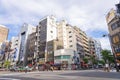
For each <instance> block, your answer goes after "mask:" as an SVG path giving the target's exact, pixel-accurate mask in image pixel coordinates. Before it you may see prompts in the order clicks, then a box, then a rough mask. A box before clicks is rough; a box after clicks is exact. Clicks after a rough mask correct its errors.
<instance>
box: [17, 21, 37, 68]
mask: <svg viewBox="0 0 120 80" xmlns="http://www.w3.org/2000/svg"><path fill="white" fill-rule="evenodd" d="M35 31H36V27H34V26H32V25H30V24H26V23H24V24H23V26H22V28H21V30H20V33H19V40H20V42H19V46H18V48H19V61H20V63H19V64H22V65H23V66H26V65H27V55H28V52H27V51H26V50H27V39H28V36H29V35H30V34H31V33H33V32H35Z"/></svg>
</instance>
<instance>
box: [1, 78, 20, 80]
mask: <svg viewBox="0 0 120 80" xmlns="http://www.w3.org/2000/svg"><path fill="white" fill-rule="evenodd" d="M1 79H2V80H21V79H15V78H0V80H1Z"/></svg>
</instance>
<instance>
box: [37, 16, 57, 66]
mask: <svg viewBox="0 0 120 80" xmlns="http://www.w3.org/2000/svg"><path fill="white" fill-rule="evenodd" d="M56 28H57V26H56V18H55V17H54V16H47V17H45V18H43V19H41V21H40V22H39V24H38V26H37V55H38V56H37V57H38V62H39V63H40V64H44V63H45V62H47V61H48V56H47V55H48V54H49V53H51V51H48V48H49V47H50V46H48V42H50V41H52V40H56V39H57V29H56ZM51 54H54V53H51Z"/></svg>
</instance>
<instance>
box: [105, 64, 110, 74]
mask: <svg viewBox="0 0 120 80" xmlns="http://www.w3.org/2000/svg"><path fill="white" fill-rule="evenodd" d="M105 71H107V72H109V64H105Z"/></svg>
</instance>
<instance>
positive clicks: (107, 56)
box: [101, 50, 114, 64]
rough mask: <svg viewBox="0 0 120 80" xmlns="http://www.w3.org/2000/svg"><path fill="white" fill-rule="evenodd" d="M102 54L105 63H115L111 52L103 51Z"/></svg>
mask: <svg viewBox="0 0 120 80" xmlns="http://www.w3.org/2000/svg"><path fill="white" fill-rule="evenodd" d="M101 54H102V58H103V60H104V62H105V63H107V61H108V62H109V64H111V63H114V57H113V55H111V52H110V51H109V50H102V52H101Z"/></svg>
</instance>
